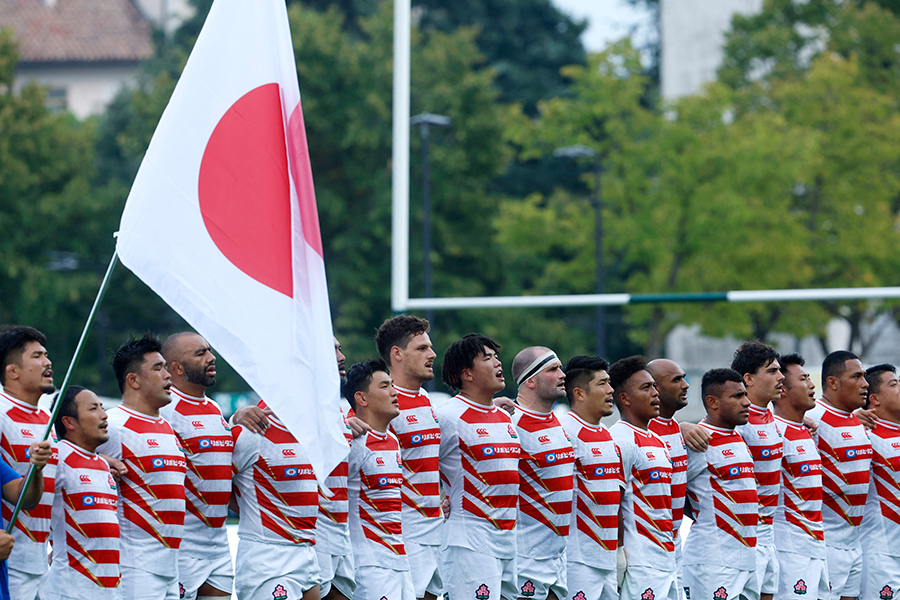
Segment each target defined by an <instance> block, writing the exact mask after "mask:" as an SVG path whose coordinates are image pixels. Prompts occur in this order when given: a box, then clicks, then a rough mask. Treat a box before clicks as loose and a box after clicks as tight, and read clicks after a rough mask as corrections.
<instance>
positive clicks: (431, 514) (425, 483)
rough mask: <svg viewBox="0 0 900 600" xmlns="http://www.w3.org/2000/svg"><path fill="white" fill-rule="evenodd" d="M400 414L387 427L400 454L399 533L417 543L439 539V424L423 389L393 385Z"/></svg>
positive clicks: (440, 513)
mask: <svg viewBox="0 0 900 600" xmlns="http://www.w3.org/2000/svg"><path fill="white" fill-rule="evenodd" d="M394 388H395V389H396V390H397V401H398V402H399V404H400V415H399V416H397V417H396V418H394V420H393V421H391V425H390V429H391V431H393V432H394V435H396V436H397V440H399V442H400V455H401V457H402V458H403V536H404V537H405V538H406V539H408V540H414V541H416V542H418V543H419V544H431V545H438V544H440V543H441V530H440V528H441V525H442V524H443V523H444V515H443V513H442V512H441V490H440V485H441V482H440V471H439V470H438V453H439V452H440V448H441V428H440V427H439V426H438V420H437V416H436V415H435V414H434V410H433V409H432V408H431V400H430V399H429V398H428V394H427V393H426V392H425V390H419V391H413V390H407V389H404V388H400V387H397V386H394Z"/></svg>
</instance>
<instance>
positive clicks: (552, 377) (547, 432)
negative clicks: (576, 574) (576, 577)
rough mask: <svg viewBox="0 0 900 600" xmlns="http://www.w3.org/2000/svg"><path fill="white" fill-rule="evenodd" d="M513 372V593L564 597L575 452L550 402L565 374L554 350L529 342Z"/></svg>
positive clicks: (561, 390) (561, 391)
mask: <svg viewBox="0 0 900 600" xmlns="http://www.w3.org/2000/svg"><path fill="white" fill-rule="evenodd" d="M512 375H513V377H514V378H515V380H516V384H517V385H518V386H519V391H518V395H517V396H516V404H517V410H516V412H515V414H513V424H514V425H515V427H516V431H517V432H518V434H519V443H520V444H521V445H522V454H521V456H520V458H519V515H518V523H517V525H516V529H517V531H518V536H517V538H518V540H517V547H518V558H517V565H516V566H517V569H518V581H517V584H516V586H517V587H518V595H519V597H520V598H534V599H535V600H544V599H545V598H547V599H550V600H564V599H565V598H566V589H567V582H566V579H567V576H566V537H567V536H568V533H569V519H570V516H571V513H572V489H573V479H572V475H573V473H574V464H575V452H574V450H573V448H572V443H571V442H570V441H569V436H568V435H567V434H566V431H565V430H564V429H563V427H562V425H561V424H560V422H559V420H558V419H557V418H556V415H555V414H554V413H553V405H554V404H555V403H556V402H558V401H560V400H562V399H563V398H565V397H566V386H565V384H566V374H565V372H564V371H563V368H562V363H561V362H560V360H559V358H557V356H556V353H555V352H553V350H551V349H550V348H545V347H544V346H530V347H528V348H525V349H524V350H522V351H521V352H519V353H518V354H517V355H516V357H515V358H514V359H513V364H512Z"/></svg>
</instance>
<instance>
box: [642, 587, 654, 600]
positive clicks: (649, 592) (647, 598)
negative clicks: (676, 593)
mask: <svg viewBox="0 0 900 600" xmlns="http://www.w3.org/2000/svg"><path fill="white" fill-rule="evenodd" d="M641 600H656V595H655V594H654V593H653V588H647V589H646V590H644V593H643V594H641Z"/></svg>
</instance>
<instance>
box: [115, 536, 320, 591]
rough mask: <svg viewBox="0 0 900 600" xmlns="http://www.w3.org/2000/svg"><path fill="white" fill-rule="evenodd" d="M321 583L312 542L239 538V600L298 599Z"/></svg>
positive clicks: (236, 584)
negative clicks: (256, 540) (292, 544)
mask: <svg viewBox="0 0 900 600" xmlns="http://www.w3.org/2000/svg"><path fill="white" fill-rule="evenodd" d="M318 584H319V563H318V562H317V561H316V552H315V550H313V547H312V546H310V545H309V544H298V545H296V546H287V545H282V544H265V543H262V542H254V541H251V540H245V539H239V540H238V547H237V558H236V560H235V570H234V591H235V594H237V597H238V598H239V600H279V599H280V598H282V597H286V598H288V599H289V600H296V599H297V598H300V597H301V596H303V594H304V593H306V592H307V591H309V590H311V589H312V588H314V587H316V586H317V585H318ZM126 598H127V596H126Z"/></svg>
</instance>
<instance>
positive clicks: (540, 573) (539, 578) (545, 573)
mask: <svg viewBox="0 0 900 600" xmlns="http://www.w3.org/2000/svg"><path fill="white" fill-rule="evenodd" d="M516 587H517V588H519V591H518V592H517V593H518V597H519V598H526V599H532V598H533V599H534V600H544V599H545V598H547V596H549V595H550V592H553V593H554V594H555V595H556V597H557V598H559V600H563V598H565V597H566V596H567V591H566V590H567V589H568V581H567V577H566V553H565V552H563V553H562V554H561V555H560V556H557V557H556V558H531V557H529V556H522V555H521V554H520V555H519V556H517V557H516Z"/></svg>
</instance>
